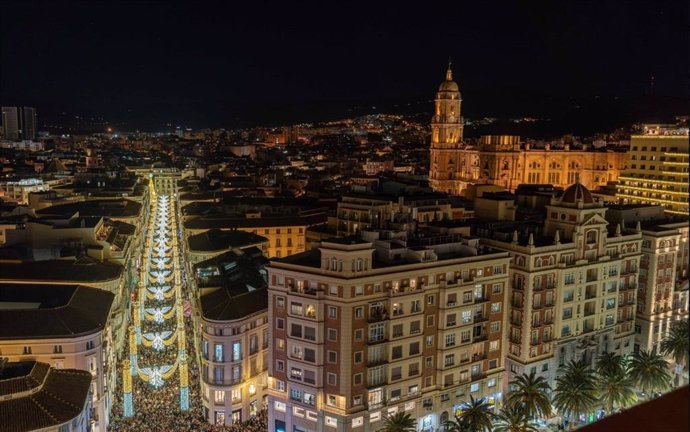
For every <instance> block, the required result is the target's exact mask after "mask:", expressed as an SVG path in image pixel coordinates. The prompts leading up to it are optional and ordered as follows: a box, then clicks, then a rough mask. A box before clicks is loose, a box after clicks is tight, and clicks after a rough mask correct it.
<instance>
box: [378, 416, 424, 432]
mask: <svg viewBox="0 0 690 432" xmlns="http://www.w3.org/2000/svg"><path fill="white" fill-rule="evenodd" d="M415 430H417V421H416V420H415V419H413V418H412V417H411V416H410V414H408V413H406V412H399V413H395V414H393V415H388V416H386V417H385V418H384V419H383V429H382V432H414V431H415Z"/></svg>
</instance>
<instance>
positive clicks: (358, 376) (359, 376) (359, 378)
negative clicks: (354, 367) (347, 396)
mask: <svg viewBox="0 0 690 432" xmlns="http://www.w3.org/2000/svg"><path fill="white" fill-rule="evenodd" d="M353 383H354V385H362V374H361V373H358V374H355V375H354V379H353Z"/></svg>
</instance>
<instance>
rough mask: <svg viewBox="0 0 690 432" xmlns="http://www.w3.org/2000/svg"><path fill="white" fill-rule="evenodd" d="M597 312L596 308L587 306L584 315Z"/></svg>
mask: <svg viewBox="0 0 690 432" xmlns="http://www.w3.org/2000/svg"><path fill="white" fill-rule="evenodd" d="M594 313H595V308H585V312H584V316H586V317H588V316H592V315H594Z"/></svg>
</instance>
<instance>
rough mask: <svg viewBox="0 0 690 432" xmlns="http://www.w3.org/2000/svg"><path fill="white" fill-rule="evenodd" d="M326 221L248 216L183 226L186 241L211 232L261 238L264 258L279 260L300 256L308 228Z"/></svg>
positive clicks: (206, 219)
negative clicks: (232, 231)
mask: <svg viewBox="0 0 690 432" xmlns="http://www.w3.org/2000/svg"><path fill="white" fill-rule="evenodd" d="M326 221H327V216H326V213H317V214H309V215H297V216H270V217H263V216H262V215H261V213H247V214H246V215H245V216H243V217H234V216H208V217H206V216H200V217H196V218H193V219H189V220H187V221H185V222H184V223H183V226H184V232H185V235H186V237H187V238H189V237H190V236H193V235H196V234H202V233H204V232H206V231H209V230H212V229H216V230H223V231H227V230H239V231H245V232H249V233H252V234H256V235H259V236H263V237H265V238H266V239H268V247H267V249H266V251H267V256H268V257H269V258H272V257H278V258H280V257H285V256H288V255H292V254H296V253H300V252H303V251H304V250H305V249H306V234H307V228H309V227H311V226H314V225H319V224H322V223H325V222H326Z"/></svg>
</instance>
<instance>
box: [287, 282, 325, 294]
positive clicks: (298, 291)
mask: <svg viewBox="0 0 690 432" xmlns="http://www.w3.org/2000/svg"><path fill="white" fill-rule="evenodd" d="M289 288H290V292H291V293H295V294H307V295H313V296H315V295H316V293H317V292H318V289H316V288H311V287H300V286H293V285H290V286H289Z"/></svg>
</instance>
